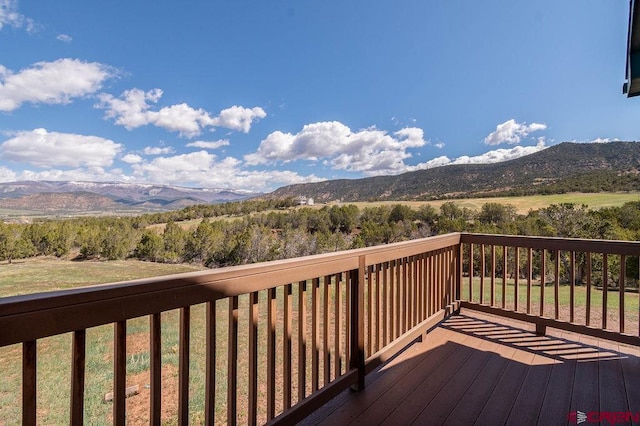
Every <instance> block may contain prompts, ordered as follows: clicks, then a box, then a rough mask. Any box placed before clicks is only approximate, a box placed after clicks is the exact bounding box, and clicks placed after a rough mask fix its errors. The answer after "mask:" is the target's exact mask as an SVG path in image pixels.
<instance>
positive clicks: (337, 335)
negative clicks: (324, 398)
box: [333, 273, 342, 379]
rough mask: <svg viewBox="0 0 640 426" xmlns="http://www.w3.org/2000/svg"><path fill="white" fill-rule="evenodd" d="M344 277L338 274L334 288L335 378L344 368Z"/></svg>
mask: <svg viewBox="0 0 640 426" xmlns="http://www.w3.org/2000/svg"><path fill="white" fill-rule="evenodd" d="M341 279H342V274H340V273H338V274H336V277H335V281H336V284H335V288H334V299H335V300H334V302H335V305H334V306H335V309H334V312H333V314H334V330H333V342H334V348H333V350H334V354H335V360H334V363H333V367H334V373H333V377H334V379H337V378H338V377H340V375H341V374H342V371H341V370H342V369H341V366H340V363H341V362H342V359H341V354H340V333H341V332H342V329H341V327H340V312H341V311H342V309H340V308H341V305H340V281H341Z"/></svg>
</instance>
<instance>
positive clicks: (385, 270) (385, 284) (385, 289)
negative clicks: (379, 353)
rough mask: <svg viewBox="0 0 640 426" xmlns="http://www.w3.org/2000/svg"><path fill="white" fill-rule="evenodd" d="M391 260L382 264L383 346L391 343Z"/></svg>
mask: <svg viewBox="0 0 640 426" xmlns="http://www.w3.org/2000/svg"><path fill="white" fill-rule="evenodd" d="M390 287H391V286H390V285H389V262H385V263H383V264H382V347H385V346H387V345H388V344H389V328H388V327H389V300H390V299H389V298H388V295H389V292H390V290H391V289H390Z"/></svg>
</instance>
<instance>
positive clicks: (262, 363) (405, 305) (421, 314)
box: [0, 234, 461, 425]
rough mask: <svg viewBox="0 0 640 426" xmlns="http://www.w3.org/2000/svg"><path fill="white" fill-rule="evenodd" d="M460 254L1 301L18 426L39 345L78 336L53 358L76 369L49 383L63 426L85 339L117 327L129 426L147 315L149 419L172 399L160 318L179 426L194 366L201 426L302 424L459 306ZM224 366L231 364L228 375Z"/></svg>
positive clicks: (178, 279) (79, 418)
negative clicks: (14, 356) (138, 337)
mask: <svg viewBox="0 0 640 426" xmlns="http://www.w3.org/2000/svg"><path fill="white" fill-rule="evenodd" d="M459 250H460V234H449V235H444V236H438V237H433V238H427V239H422V240H415V241H408V242H403V243H398V244H391V245H387V246H381V247H372V248H366V249H359V250H351V251H346V252H339V253H332V254H325V255H318V256H310V257H306V258H297V259H290V260H283V261H276V262H268V263H263V264H254V265H246V266H239V267H230V268H224V269H219V270H211V271H206V272H197V273H188V274H180V275H174V276H170V277H163V278H156V279H147V280H137V281H131V282H126V283H118V284H110V285H101V286H93V287H87V288H80V289H73V290H65V291H57V292H50V293H40V294H32V295H25V296H15V297H9V298H4V299H0V347H3V346H7V345H12V344H21V345H22V423H23V424H25V425H33V424H36V421H37V414H38V412H37V398H38V392H37V383H38V374H37V371H38V368H37V359H38V353H39V346H38V342H39V340H41V339H45V338H47V337H48V336H55V335H60V334H62V333H72V345H71V349H70V351H69V353H68V357H67V359H66V360H64V359H60V360H59V362H66V363H69V364H70V365H71V377H70V378H69V379H68V381H66V382H67V383H68V385H65V384H64V383H65V380H61V382H60V383H59V384H56V385H58V386H69V387H70V408H69V422H70V423H71V424H77V425H80V424H83V423H84V422H85V421H86V419H85V411H86V410H85V406H84V403H85V398H86V395H85V389H86V386H85V382H86V379H87V374H86V371H87V331H90V330H91V329H92V327H97V326H102V325H105V324H113V357H112V359H113V384H112V390H113V399H112V404H113V408H112V416H113V418H112V420H113V423H114V424H124V423H125V422H126V421H127V411H126V407H127V405H126V402H125V398H126V396H127V359H128V358H127V324H128V321H133V319H134V318H139V317H143V316H148V318H149V321H148V324H149V325H148V330H149V331H148V334H149V336H148V342H149V361H150V362H149V365H150V367H149V369H150V379H149V380H150V384H149V387H150V396H149V401H148V407H149V408H148V409H149V416H150V422H151V423H152V424H154V425H158V424H160V422H161V415H162V406H163V403H166V402H167V401H163V400H162V397H161V395H162V386H163V367H166V366H164V365H163V362H162V361H163V357H162V356H163V353H164V352H163V338H162V333H163V329H164V328H165V327H167V325H166V324H165V321H164V320H163V318H164V317H163V315H164V313H166V312H168V311H172V310H175V309H178V310H179V328H178V334H179V344H178V345H177V346H178V347H177V352H178V390H177V399H178V404H177V416H178V423H179V424H188V423H189V422H190V417H189V415H190V411H189V399H190V393H191V392H192V391H193V389H192V388H190V365H191V366H192V365H193V364H194V363H197V362H200V363H204V364H205V365H204V374H203V377H197V378H196V380H195V382H196V384H197V385H198V386H200V387H201V388H203V389H204V391H203V392H204V413H203V421H204V422H205V423H206V424H213V423H214V422H219V421H221V420H222V421H224V422H227V423H230V424H235V423H236V422H238V421H241V422H247V423H250V424H256V423H265V422H270V423H274V424H275V423H291V422H294V421H297V420H300V419H302V418H304V417H305V416H306V415H308V414H309V413H310V412H312V411H313V410H315V409H316V408H317V407H319V406H321V405H322V404H324V403H326V402H327V401H328V400H330V399H331V398H332V397H334V396H335V395H337V394H338V393H340V392H342V391H343V390H345V389H348V388H349V387H353V388H362V387H363V386H364V376H365V374H366V373H367V372H368V371H370V370H372V369H374V368H375V367H376V366H377V365H379V364H380V363H381V362H384V361H385V360H386V359H388V358H389V357H391V356H393V355H394V354H395V353H396V352H397V351H399V350H401V349H402V348H403V347H404V346H405V345H406V344H407V343H408V342H410V341H411V340H414V339H415V338H417V337H418V336H420V335H421V334H424V333H425V330H427V329H428V328H430V327H431V326H433V325H435V324H436V323H437V322H438V321H440V320H442V319H443V318H444V317H445V316H446V315H447V314H449V313H451V312H452V310H454V309H456V308H457V305H456V299H457V297H456V291H458V289H459V284H460V283H459V280H458V278H459V277H460V276H461V270H460V267H461V262H460V261H459V259H460V252H459ZM202 304H204V306H205V308H204V310H203V311H204V315H205V321H203V323H204V326H203V327H204V328H205V330H204V335H205V351H204V352H205V356H204V359H201V360H198V359H195V357H194V356H192V355H193V354H192V350H191V348H193V345H192V344H191V342H190V339H191V337H192V335H193V334H194V330H193V329H192V320H194V319H195V318H196V316H195V315H196V314H195V312H196V311H197V310H198V309H200V306H201V305H202ZM200 310H201V311H202V309H200ZM221 321H222V322H224V323H225V324H223V325H222V328H221V327H220V322H221ZM194 328H195V326H194ZM221 330H222V331H221ZM164 349H166V348H164ZM220 357H224V358H226V368H224V372H223V373H222V374H221V373H220V372H219V371H217V368H216V366H218V370H219V367H220V362H219V360H220ZM3 375H4V373H3ZM221 376H222V377H223V380H224V381H225V382H226V383H225V385H221V383H220V381H221V379H220V377H221ZM5 377H6V375H5ZM191 379H193V377H191ZM191 382H193V380H191ZM220 388H226V390H225V395H220V394H219V390H220ZM216 389H217V390H218V392H217V391H216ZM109 390H111V389H109ZM221 407H222V408H221ZM221 412H222V414H221ZM216 416H218V418H216ZM220 417H222V418H220Z"/></svg>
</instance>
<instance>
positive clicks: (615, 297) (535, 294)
mask: <svg viewBox="0 0 640 426" xmlns="http://www.w3.org/2000/svg"><path fill="white" fill-rule="evenodd" d="M506 284H507V285H506V293H505V301H506V308H507V309H511V310H514V309H515V282H514V280H513V279H507V283H506ZM472 287H473V288H472V294H473V296H472V300H473V301H474V302H479V301H480V278H479V277H474V278H473V284H472ZM502 289H503V285H502V278H496V280H495V293H494V294H495V296H494V298H495V303H494V306H498V307H500V306H502V293H503V291H502ZM461 291H462V298H463V299H464V300H468V299H469V279H468V277H465V278H464V280H463V282H462V289H461ZM540 293H541V288H540V282H539V280H533V281H532V285H531V314H533V315H538V314H539V313H540V300H541V298H540ZM570 294H571V290H570V286H568V285H560V286H559V287H558V305H559V318H560V319H561V320H563V321H569V319H570V308H569V306H570V300H571V298H570ZM602 294H603V291H602V289H601V288H597V287H592V288H591V314H590V325H591V326H593V327H598V328H599V327H601V326H602V318H603V315H602V313H603V309H602V305H603V297H602ZM483 295H484V297H483V303H485V304H489V303H490V301H491V280H490V278H489V277H486V278H485V279H484V286H483ZM619 300H620V299H619V292H618V290H617V289H609V291H608V292H607V329H609V330H612V331H618V330H619V306H620V303H619ZM574 306H575V308H574V309H575V310H574V316H575V318H574V321H575V322H576V323H578V324H585V323H586V306H587V287H586V286H576V287H575V297H574ZM526 309H527V280H526V279H519V280H518V311H520V312H526ZM624 309H625V333H631V334H634V335H638V325H639V324H638V322H639V321H638V315H639V314H638V312H639V309H640V308H639V306H638V293H637V292H632V291H629V290H627V292H625V295H624ZM544 316H546V317H550V318H553V317H554V316H555V294H554V285H553V284H552V283H549V282H547V284H546V286H545V288H544Z"/></svg>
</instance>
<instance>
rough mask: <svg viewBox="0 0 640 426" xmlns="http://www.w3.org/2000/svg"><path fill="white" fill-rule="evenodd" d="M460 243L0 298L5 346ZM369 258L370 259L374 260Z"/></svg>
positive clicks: (427, 242)
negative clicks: (363, 259) (361, 258)
mask: <svg viewBox="0 0 640 426" xmlns="http://www.w3.org/2000/svg"><path fill="white" fill-rule="evenodd" d="M459 242H460V234H457V233H456V234H447V235H441V236H437V237H431V238H424V239H420V240H412V241H405V242H401V243H395V244H389V245H384V246H376V247H367V248H363V249H356V250H347V251H342V252H336V253H326V254H320V255H314V256H307V257H301V258H295V259H285V260H279V261H273V262H264V263H257V264H251V265H242V266H233V267H228V268H221V269H214V270H210V271H202V272H190V273H185V274H177V275H170V276H165V277H157V278H150V279H142V280H134V281H127V282H121V283H113V284H104V285H97V286H90V287H83V288H77V289H69V290H61V291H55V292H49V293H37V294H30V295H22V296H12V297H7V298H0V346H4V345H8V344H12V343H17V342H21V341H27V340H32V339H37V338H41V337H46V336H51V335H55V334H60V333H65V332H69V331H74V330H80V329H85V328H89V327H93V326H97V325H102V324H108V323H112V322H116V321H121V320H125V319H130V318H136V317H139V316H143V315H148V314H152V313H158V312H163V311H167V310H171V309H176V308H180V307H183V306H190V305H194V304H199V303H204V302H208V301H215V300H218V299H221V298H225V297H230V296H238V295H241V294H247V293H251V292H254V291H260V290H265V289H268V288H273V287H276V286H280V285H284V284H288V283H292V282H296V281H300V280H306V279H310V278H316V277H321V276H325V275H331V274H334V273H339V272H344V271H349V270H353V269H358V267H359V260H360V257H362V256H364V257H365V260H366V262H367V264H368V265H369V264H374V263H376V262H381V261H388V260H394V259H397V258H401V257H405V256H411V255H415V254H419V253H424V252H428V251H432V250H438V249H441V248H445V247H450V246H452V245H457V244H459ZM369 259H370V260H369Z"/></svg>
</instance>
